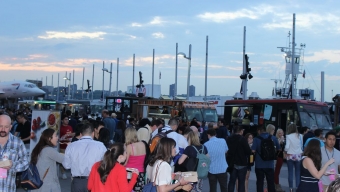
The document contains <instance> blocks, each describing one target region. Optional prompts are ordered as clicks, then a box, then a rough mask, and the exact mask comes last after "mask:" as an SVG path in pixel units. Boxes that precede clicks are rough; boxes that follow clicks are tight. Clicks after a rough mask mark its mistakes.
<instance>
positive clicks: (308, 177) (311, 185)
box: [296, 139, 334, 192]
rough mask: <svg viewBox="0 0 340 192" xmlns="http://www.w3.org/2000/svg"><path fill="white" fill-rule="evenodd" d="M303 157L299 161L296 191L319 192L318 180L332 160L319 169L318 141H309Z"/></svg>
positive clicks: (319, 153) (319, 152)
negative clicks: (299, 173) (299, 170)
mask: <svg viewBox="0 0 340 192" xmlns="http://www.w3.org/2000/svg"><path fill="white" fill-rule="evenodd" d="M303 155H304V156H303V159H302V161H301V165H302V166H301V175H300V179H301V181H300V184H299V187H298V188H297V190H296V191H297V192H319V186H318V182H319V179H320V178H321V177H322V175H324V174H325V172H326V169H327V167H328V166H329V165H331V164H332V163H334V158H331V159H330V160H329V161H328V162H327V163H326V164H325V165H324V166H323V167H322V168H321V150H320V141H319V140H318V139H312V140H310V142H309V143H308V145H307V146H306V148H305V150H304V153H303Z"/></svg>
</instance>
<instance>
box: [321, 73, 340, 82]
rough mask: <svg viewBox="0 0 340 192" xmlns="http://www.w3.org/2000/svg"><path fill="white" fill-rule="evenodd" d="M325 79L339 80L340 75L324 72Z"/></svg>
mask: <svg viewBox="0 0 340 192" xmlns="http://www.w3.org/2000/svg"><path fill="white" fill-rule="evenodd" d="M320 78H321V77H320ZM325 79H326V80H330V81H339V80H340V76H338V75H327V74H326V75H325Z"/></svg>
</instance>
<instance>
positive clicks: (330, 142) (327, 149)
mask: <svg viewBox="0 0 340 192" xmlns="http://www.w3.org/2000/svg"><path fill="white" fill-rule="evenodd" d="M325 139H326V142H325V146H324V147H321V158H322V160H321V163H322V166H324V165H325V164H326V163H327V161H328V160H329V159H331V158H334V163H333V164H331V165H330V166H328V167H327V170H326V175H323V176H322V177H321V182H322V185H323V190H324V191H326V188H327V187H328V185H329V184H330V183H331V182H332V181H334V180H335V177H337V175H338V173H339V172H338V167H339V165H340V151H338V150H337V149H335V148H334V145H335V140H336V133H335V132H333V131H329V132H328V133H326V135H325Z"/></svg>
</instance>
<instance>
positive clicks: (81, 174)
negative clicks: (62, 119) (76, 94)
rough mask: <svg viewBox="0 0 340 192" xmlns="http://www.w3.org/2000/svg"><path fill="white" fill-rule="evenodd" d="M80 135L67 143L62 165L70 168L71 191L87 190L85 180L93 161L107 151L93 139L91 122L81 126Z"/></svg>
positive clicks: (100, 157) (100, 158)
mask: <svg viewBox="0 0 340 192" xmlns="http://www.w3.org/2000/svg"><path fill="white" fill-rule="evenodd" d="M81 133H82V135H83V136H82V137H81V138H80V140H78V141H77V142H73V143H71V144H69V145H68V146H67V148H66V151H65V158H64V161H63V166H64V168H66V169H71V174H72V177H73V179H72V183H71V192H76V191H77V192H83V191H84V192H88V190H87V180H88V176H89V174H90V171H91V168H92V166H93V164H94V163H96V162H98V161H101V160H102V159H103V156H104V153H105V152H106V151H107V149H106V147H105V146H104V144H103V143H101V142H99V141H94V140H93V137H94V128H93V126H92V125H91V124H84V125H83V126H82V132H81Z"/></svg>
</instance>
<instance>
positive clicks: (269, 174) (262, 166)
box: [251, 124, 280, 192]
mask: <svg viewBox="0 0 340 192" xmlns="http://www.w3.org/2000/svg"><path fill="white" fill-rule="evenodd" d="M273 127H274V125H272V124H269V125H267V128H266V130H265V129H264V126H259V127H258V131H259V136H258V137H262V138H263V139H266V138H268V136H269V135H270V134H269V133H268V130H272V128H273ZM274 130H275V127H274ZM258 137H255V138H254V141H253V145H252V146H251V149H252V151H253V152H254V153H255V152H256V153H257V155H255V174H256V188H257V192H263V181H264V176H266V179H267V185H268V192H275V184H274V160H269V161H264V160H262V158H261V156H260V155H259V154H260V153H261V140H260V139H259V138H258ZM270 137H271V139H272V140H273V142H274V146H275V147H276V149H280V144H279V142H278V140H277V139H276V137H275V136H272V135H271V136H270Z"/></svg>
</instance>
